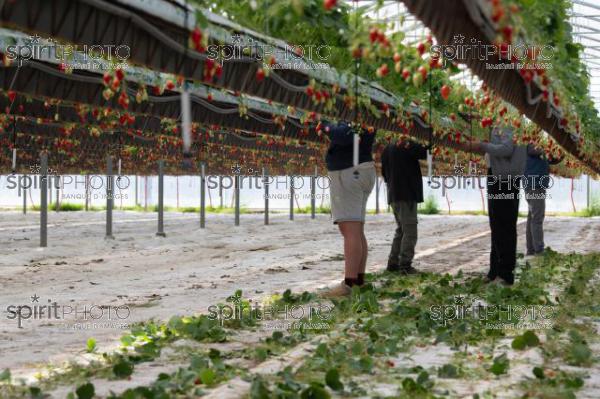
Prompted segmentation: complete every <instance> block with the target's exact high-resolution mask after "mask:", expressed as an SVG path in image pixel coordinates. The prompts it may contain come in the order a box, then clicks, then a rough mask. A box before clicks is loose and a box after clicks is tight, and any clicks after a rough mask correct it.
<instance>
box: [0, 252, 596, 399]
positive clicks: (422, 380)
mask: <svg viewBox="0 0 600 399" xmlns="http://www.w3.org/2000/svg"><path fill="white" fill-rule="evenodd" d="M521 262H522V263H521V264H520V266H519V270H518V273H517V274H518V283H517V284H515V285H514V286H513V287H505V286H501V285H495V284H485V283H484V281H483V279H482V278H481V277H480V276H474V275H469V276H465V275H463V274H462V273H460V272H459V273H458V274H457V275H454V276H451V275H448V274H445V275H439V274H433V273H423V274H420V275H415V276H399V275H394V274H391V273H388V272H385V273H379V274H374V275H368V276H367V282H368V284H367V285H366V286H365V287H363V288H361V289H359V288H355V289H354V290H353V292H352V294H351V295H350V296H349V297H347V298H340V299H334V300H332V303H331V305H332V307H331V309H332V310H331V313H330V314H328V318H327V323H326V326H327V328H324V329H323V328H322V329H315V330H310V329H304V328H302V327H300V328H294V329H291V330H288V331H274V332H271V333H268V334H264V333H262V335H261V336H262V338H260V339H259V341H258V342H257V343H256V344H253V345H249V346H247V347H244V348H243V349H241V350H240V349H235V350H225V351H220V350H217V349H215V347H211V348H209V347H208V346H206V345H207V344H210V345H217V347H218V345H219V344H222V343H224V342H226V341H228V340H230V339H235V337H236V335H239V336H243V335H244V334H249V333H255V334H256V333H257V332H258V333H259V334H260V331H261V326H263V324H264V323H265V322H266V320H262V319H261V317H260V312H259V311H258V310H257V309H256V308H252V306H250V305H251V302H250V301H249V300H248V299H246V298H244V297H243V295H242V292H241V291H236V292H235V293H234V294H233V295H231V296H230V297H229V298H227V300H226V302H225V303H223V304H220V305H219V309H223V308H224V307H226V306H232V305H236V306H240V307H241V308H243V309H245V310H244V312H242V313H241V314H240V317H237V318H232V319H222V320H219V319H214V318H211V317H208V316H206V315H200V316H190V317H187V316H177V317H173V318H172V319H171V320H169V321H168V322H166V323H159V322H155V321H149V322H147V323H143V324H140V325H137V326H135V327H134V328H133V329H132V330H131V331H130V332H129V333H127V334H126V335H124V336H123V337H122V339H121V343H122V347H121V349H120V350H119V351H117V352H114V353H101V354H98V352H99V349H98V347H97V345H96V342H95V341H93V340H90V341H88V343H87V348H86V352H88V353H90V354H95V355H96V356H98V357H99V359H98V360H97V361H94V362H92V363H90V364H89V365H88V366H76V365H73V366H72V367H71V368H67V370H66V371H63V372H62V373H55V374H51V375H50V378H49V379H42V380H41V381H40V383H39V384H36V385H35V386H26V385H19V384H17V383H16V382H15V381H12V378H11V375H10V371H9V370H6V371H4V372H2V373H0V380H2V381H4V382H3V383H2V385H0V392H2V393H7V394H10V395H13V396H9V397H17V396H18V395H20V396H22V397H43V395H44V393H43V392H46V391H48V390H51V389H52V388H55V387H56V386H58V385H65V384H74V387H73V389H72V391H71V393H70V397H72V398H74V399H75V398H77V399H82V398H91V397H94V395H96V394H97V389H95V387H94V385H93V383H92V380H95V381H101V380H106V381H107V382H106V383H107V384H110V381H111V380H117V379H129V378H131V377H132V376H135V373H136V367H137V366H138V365H139V364H141V363H144V362H149V361H156V360H157V359H160V360H161V361H170V360H169V359H165V360H163V358H161V353H162V351H163V349H164V348H167V347H172V346H173V344H174V343H175V342H176V341H186V342H188V341H189V342H196V343H197V344H198V346H197V347H190V348H188V347H185V346H184V347H182V348H181V349H182V350H181V351H180V352H184V353H183V355H182V357H181V358H178V360H181V361H182V362H183V363H187V365H186V366H180V367H177V368H176V370H175V371H173V372H169V373H161V374H160V375H158V377H157V378H156V379H155V381H154V382H152V383H151V384H149V385H145V386H138V387H136V388H130V389H127V390H125V391H123V392H120V393H119V392H114V393H112V394H111V395H110V398H112V399H117V398H123V399H133V398H150V399H151V398H178V397H181V398H183V397H190V396H202V395H204V394H206V393H208V392H210V391H211V390H212V389H213V388H215V387H217V386H219V385H220V384H223V383H226V382H227V381H229V380H231V379H232V378H234V377H240V378H242V379H244V380H245V381H248V382H249V383H250V391H249V396H250V397H251V398H252V399H261V398H328V397H332V396H334V397H335V396H343V397H353V396H365V395H367V396H370V397H401V398H402V397H411V398H435V397H442V396H450V397H459V396H464V394H465V392H464V391H460V389H463V390H464V388H459V386H468V385H469V384H471V386H473V387H475V388H474V389H473V392H471V393H470V394H472V395H474V397H487V396H491V395H492V389H491V388H483V389H479V388H477V387H478V384H479V383H480V382H487V383H489V385H488V386H489V387H493V389H494V390H495V389H502V390H511V389H512V390H513V391H510V392H514V393H515V395H518V396H522V397H530V398H534V397H535V398H554V397H561V398H562V397H566V398H568V397H576V393H577V391H578V390H580V389H581V388H582V387H584V386H585V381H586V378H587V377H588V373H587V372H586V370H588V369H589V368H590V367H594V366H595V365H596V364H597V360H598V359H597V358H598V354H597V353H594V351H593V350H592V345H593V344H594V343H598V336H597V334H596V332H595V331H596V330H595V328H597V323H598V319H599V317H600V306H598V303H600V285H599V284H598V281H599V280H600V275H599V274H598V266H599V265H600V254H591V255H576V254H569V255H563V254H558V253H555V252H553V251H551V250H548V251H547V253H546V254H545V255H544V256H543V257H540V258H536V259H535V260H533V261H531V262H529V261H527V262H525V261H524V260H521ZM322 301H324V300H323V299H321V298H320V297H319V295H318V294H315V293H308V292H305V293H301V294H295V293H292V292H291V291H289V290H287V291H285V292H283V293H282V294H281V295H275V296H272V297H270V298H268V299H267V302H268V303H269V304H270V305H272V306H275V307H280V308H281V307H285V306H301V305H308V304H314V303H320V302H322ZM507 305H511V306H522V307H534V306H535V307H540V308H541V307H545V308H544V309H546V316H547V317H543V320H541V321H543V323H542V324H540V325H535V324H532V323H529V324H524V323H523V320H522V314H521V315H519V314H517V313H516V312H512V313H510V312H507V311H506V309H504V311H503V308H502V307H503V306H504V307H506V306H507ZM301 321H308V317H306V318H304V319H302V320H301ZM529 321H530V320H529ZM534 321H535V322H540V320H537V319H536V320H534ZM594 323H596V324H594ZM296 325H300V324H296ZM507 325H508V326H509V327H510V326H512V327H510V328H506V326H507ZM500 327H501V328H500ZM317 334H319V337H321V336H323V337H324V338H322V339H321V340H320V343H318V345H316V346H315V348H314V350H313V351H312V353H311V354H310V355H309V356H307V357H305V358H304V359H302V361H301V362H300V364H298V365H296V366H295V367H294V368H292V367H287V368H284V369H283V370H282V371H280V372H279V373H277V374H275V375H260V374H252V372H251V371H250V370H251V369H252V367H253V366H256V365H258V364H260V363H262V362H264V361H266V360H268V359H270V358H273V357H279V356H283V357H285V354H286V352H287V351H289V350H290V349H292V348H294V347H296V346H297V345H299V344H300V343H303V342H307V341H308V340H309V339H311V338H313V337H315V336H317ZM203 345H204V346H203ZM425 353H429V354H430V355H429V357H424V358H423V359H425V360H421V361H420V362H417V361H414V359H413V357H414V356H418V355H419V354H425ZM534 355H535V356H534ZM523 367H526V369H528V370H530V371H529V372H528V373H527V375H526V376H523V375H520V374H518V373H517V374H513V369H515V370H517V369H522V368H523ZM10 382H12V383H13V384H10ZM459 391H460V392H459Z"/></svg>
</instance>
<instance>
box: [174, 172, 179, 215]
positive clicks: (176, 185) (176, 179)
mask: <svg viewBox="0 0 600 399" xmlns="http://www.w3.org/2000/svg"><path fill="white" fill-rule="evenodd" d="M175 187H176V190H177V191H176V192H177V210H179V176H175Z"/></svg>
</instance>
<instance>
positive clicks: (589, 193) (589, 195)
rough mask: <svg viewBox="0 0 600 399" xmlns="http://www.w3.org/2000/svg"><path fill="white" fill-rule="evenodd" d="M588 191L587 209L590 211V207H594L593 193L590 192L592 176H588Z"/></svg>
mask: <svg viewBox="0 0 600 399" xmlns="http://www.w3.org/2000/svg"><path fill="white" fill-rule="evenodd" d="M586 186H587V191H586V202H587V209H590V207H591V206H592V193H591V192H590V175H587V184H586Z"/></svg>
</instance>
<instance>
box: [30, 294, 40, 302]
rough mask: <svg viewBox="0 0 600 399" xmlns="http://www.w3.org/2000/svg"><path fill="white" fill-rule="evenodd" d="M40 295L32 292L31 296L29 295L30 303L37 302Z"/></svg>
mask: <svg viewBox="0 0 600 399" xmlns="http://www.w3.org/2000/svg"><path fill="white" fill-rule="evenodd" d="M39 299H40V297H39V296H37V294H33V296H32V297H31V303H33V302H39V301H40V300H39Z"/></svg>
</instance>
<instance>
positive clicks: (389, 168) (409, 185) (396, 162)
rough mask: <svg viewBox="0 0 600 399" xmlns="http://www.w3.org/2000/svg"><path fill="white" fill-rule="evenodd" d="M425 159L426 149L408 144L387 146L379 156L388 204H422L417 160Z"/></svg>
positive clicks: (415, 144) (421, 187)
mask: <svg viewBox="0 0 600 399" xmlns="http://www.w3.org/2000/svg"><path fill="white" fill-rule="evenodd" d="M426 158H427V148H426V147H424V146H422V145H420V144H417V143H410V144H409V145H408V147H405V144H404V143H403V144H401V145H399V146H398V145H396V143H392V144H388V145H387V146H386V147H385V148H384V150H383V154H382V155H381V173H382V174H383V180H385V182H386V184H387V191H388V203H392V202H398V201H414V202H423V176H422V175H421V166H420V165H419V159H426Z"/></svg>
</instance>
